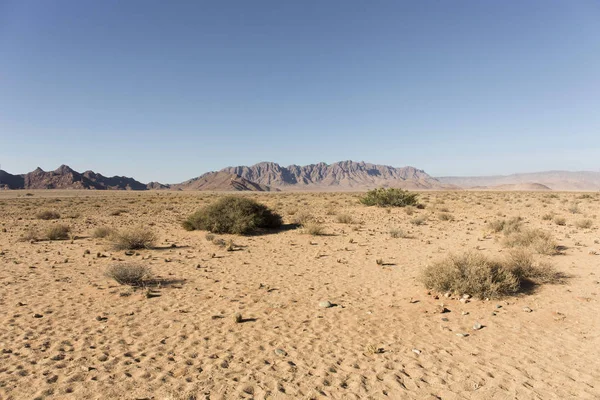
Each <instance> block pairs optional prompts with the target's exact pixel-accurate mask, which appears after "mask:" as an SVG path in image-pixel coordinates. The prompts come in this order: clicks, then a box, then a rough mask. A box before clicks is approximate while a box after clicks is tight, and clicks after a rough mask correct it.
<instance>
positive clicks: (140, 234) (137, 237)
mask: <svg viewBox="0 0 600 400" xmlns="http://www.w3.org/2000/svg"><path fill="white" fill-rule="evenodd" d="M110 239H111V241H112V245H113V248H114V249H115V250H138V249H150V248H152V247H154V244H155V243H156V235H155V234H154V232H152V231H150V230H148V229H147V228H144V227H141V226H140V227H137V228H132V229H128V230H124V231H120V232H115V233H114V234H112V235H111V236H110Z"/></svg>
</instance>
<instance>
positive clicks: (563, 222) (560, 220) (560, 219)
mask: <svg viewBox="0 0 600 400" xmlns="http://www.w3.org/2000/svg"><path fill="white" fill-rule="evenodd" d="M554 223H555V224H556V225H559V226H564V225H566V224H567V219H566V218H565V217H556V218H554Z"/></svg>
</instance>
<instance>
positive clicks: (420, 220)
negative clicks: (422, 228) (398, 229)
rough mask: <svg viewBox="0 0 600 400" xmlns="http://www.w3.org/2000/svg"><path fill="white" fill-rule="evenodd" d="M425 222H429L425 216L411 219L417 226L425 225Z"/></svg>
mask: <svg viewBox="0 0 600 400" xmlns="http://www.w3.org/2000/svg"><path fill="white" fill-rule="evenodd" d="M425 222H427V218H425V217H417V218H413V219H411V220H410V223H411V224H413V225H417V226H419V225H424V224H425Z"/></svg>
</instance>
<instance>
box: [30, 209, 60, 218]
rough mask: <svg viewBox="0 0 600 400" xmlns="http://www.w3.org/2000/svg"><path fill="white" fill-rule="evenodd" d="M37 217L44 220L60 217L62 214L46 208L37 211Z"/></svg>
mask: <svg viewBox="0 0 600 400" xmlns="http://www.w3.org/2000/svg"><path fill="white" fill-rule="evenodd" d="M35 217H36V218H37V219H44V220H47V221H48V220H51V219H60V214H59V213H57V212H56V211H50V210H45V211H40V212H39V213H37V214H36V215H35Z"/></svg>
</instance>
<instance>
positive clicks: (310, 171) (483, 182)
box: [0, 161, 600, 192]
mask: <svg viewBox="0 0 600 400" xmlns="http://www.w3.org/2000/svg"><path fill="white" fill-rule="evenodd" d="M376 187H395V188H402V189H410V190H456V189H475V190H486V189H487V190H527V191H534V190H600V172H591V171H583V172H569V171H548V172H539V173H530V174H514V175H506V176H487V177H486V176H480V177H440V178H435V177H432V176H431V175H429V174H427V173H426V172H425V171H423V170H420V169H417V168H414V167H410V166H407V167H401V168H396V167H391V166H387V165H378V164H370V163H365V162H355V161H340V162H336V163H333V164H326V163H318V164H310V165H305V166H299V165H290V166H287V167H282V166H281V165H279V164H277V163H273V162H261V163H258V164H255V165H252V166H237V167H227V168H223V169H222V170H220V171H213V172H208V173H205V174H203V175H200V176H198V177H196V178H193V179H190V180H187V181H185V182H181V183H176V184H162V183H159V182H150V183H147V184H145V183H142V182H139V181H137V180H135V179H133V178H129V177H124V176H113V177H106V176H104V175H101V174H99V173H96V172H93V171H85V172H83V173H79V172H77V171H75V170H73V169H72V168H70V167H68V166H66V165H61V166H60V167H59V168H57V169H56V170H54V171H44V170H42V169H41V168H39V167H38V168H37V169H36V170H34V171H32V172H29V173H26V174H21V175H13V174H9V173H8V172H6V171H2V170H0V189H95V190H211V191H261V192H266V191H281V190H285V191H293V190H310V191H326V190H330V191H350V190H365V189H372V188H376Z"/></svg>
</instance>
